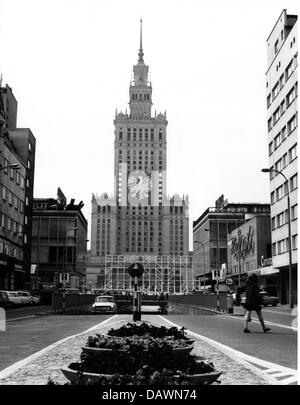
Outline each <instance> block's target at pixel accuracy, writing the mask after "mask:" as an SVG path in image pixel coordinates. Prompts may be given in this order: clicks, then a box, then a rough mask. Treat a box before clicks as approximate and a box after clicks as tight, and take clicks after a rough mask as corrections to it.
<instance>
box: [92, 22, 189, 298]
mask: <svg viewBox="0 0 300 405" xmlns="http://www.w3.org/2000/svg"><path fill="white" fill-rule="evenodd" d="M167 124H168V122H167V118H166V112H164V113H159V114H156V112H155V114H154V116H153V115H152V84H151V82H150V80H149V67H148V66H147V65H146V64H145V62H144V52H143V45H142V20H141V22H140V48H139V52H138V62H137V64H136V65H134V66H133V78H132V81H131V83H130V86H129V112H127V110H126V111H125V112H124V113H123V112H122V111H121V112H118V111H116V114H115V119H114V126H115V132H114V135H115V142H114V153H115V155H114V174H115V189H114V196H111V197H108V195H107V194H106V193H103V194H102V195H101V196H100V197H98V196H96V195H93V196H92V230H91V233H92V234H91V265H92V267H94V270H95V272H94V278H93V277H92V278H93V280H90V281H92V283H93V282H94V283H95V282H96V281H95V280H96V278H95V275H96V273H97V274H98V270H97V268H96V267H97V264H100V263H102V264H103V263H104V262H107V260H108V259H107V257H108V256H109V255H113V256H115V258H116V257H118V259H117V260H121V261H123V260H124V263H125V265H124V268H125V267H126V265H127V264H129V263H130V261H134V260H137V258H140V260H141V261H147V263H150V262H151V263H152V264H153V266H154V267H153V269H152V270H153V273H154V276H153V277H154V278H153V280H154V279H155V277H156V282H155V281H153V282H154V284H153V283H151V282H149V279H148V280H147V282H146V280H144V281H145V284H147V285H148V286H149V288H150V285H151V288H152V289H153V288H154V289H160V290H161V289H163V288H164V289H165V290H167V289H168V288H170V286H169V287H168V286H167V284H166V283H165V284H164V287H162V284H161V283H160V281H159V280H162V277H161V275H158V270H157V271H156V268H155V262H157V261H158V262H159V263H160V262H161V261H162V262H165V263H166V265H165V266H163V267H164V270H165V271H166V277H165V279H167V278H168V277H169V279H170V273H169V270H170V267H172V266H170V265H169V264H167V263H169V261H170V260H173V259H170V256H172V257H173V258H174V260H175V261H176V260H177V261H178V263H180V262H184V263H185V264H189V263H190V260H191V258H189V256H188V249H189V240H188V239H189V217H188V197H187V196H186V197H179V195H178V194H175V195H174V196H172V197H169V196H168V195H167V190H166V173H167V137H166V129H167ZM175 257H176V259H175ZM108 262H109V263H111V260H110V259H109V260H108ZM95 266H96V267H95ZM100 267H101V266H100ZM102 267H103V266H102ZM113 267H114V266H113ZM115 267H118V266H115ZM121 267H122V266H121ZM175 267H176V266H175ZM109 268H112V266H109ZM172 268H173V267H172ZM88 273H89V271H88ZM104 273H105V271H104ZM121 273H122V272H121ZM121 273H120V277H121V278H122V277H123V276H122V275H121ZM98 276H99V274H98ZM149 277H150V278H151V276H149ZM87 278H88V275H87ZM100 278H101V277H100ZM146 278H147V277H146V276H145V277H144V279H146ZM171 278H172V277H171ZM102 279H105V280H106V281H107V280H110V279H111V277H108V273H107V272H106V273H105V274H102ZM106 281H105V282H106ZM144 281H143V282H144ZM169 281H170V280H169ZM105 282H104V284H105ZM126 283H127V281H125V278H123V279H119V281H118V283H117V285H116V284H114V287H115V288H117V287H120V285H121V284H122V286H123V287H124V288H126V286H127V284H126ZM98 284H99V282H98ZM100 284H101V283H100ZM168 284H170V282H169V283H168ZM145 288H148V287H147V286H145ZM180 288H181V289H182V288H183V287H182V286H181V287H180Z"/></svg>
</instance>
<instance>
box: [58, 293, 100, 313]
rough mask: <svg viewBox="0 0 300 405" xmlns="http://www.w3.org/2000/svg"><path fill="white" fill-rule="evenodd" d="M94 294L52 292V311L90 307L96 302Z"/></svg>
mask: <svg viewBox="0 0 300 405" xmlns="http://www.w3.org/2000/svg"><path fill="white" fill-rule="evenodd" d="M95 298H96V297H95V295H92V294H65V297H64V296H63V293H54V294H52V311H53V312H67V311H71V310H74V309H88V308H89V307H90V306H91V305H92V304H93V303H94V302H95Z"/></svg>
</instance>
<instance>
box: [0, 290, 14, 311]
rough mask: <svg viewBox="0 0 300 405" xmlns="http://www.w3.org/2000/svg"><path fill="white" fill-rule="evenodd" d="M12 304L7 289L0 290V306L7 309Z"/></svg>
mask: <svg viewBox="0 0 300 405" xmlns="http://www.w3.org/2000/svg"><path fill="white" fill-rule="evenodd" d="M12 306H13V304H12V302H11V301H10V300H9V298H8V294H7V291H0V308H4V309H9V308H11V307H12Z"/></svg>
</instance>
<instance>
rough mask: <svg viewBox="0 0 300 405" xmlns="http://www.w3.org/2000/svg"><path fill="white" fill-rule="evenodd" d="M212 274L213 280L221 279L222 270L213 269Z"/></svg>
mask: <svg viewBox="0 0 300 405" xmlns="http://www.w3.org/2000/svg"><path fill="white" fill-rule="evenodd" d="M211 276H212V279H213V280H216V281H217V280H220V270H212V274H211Z"/></svg>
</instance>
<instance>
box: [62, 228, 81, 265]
mask: <svg viewBox="0 0 300 405" xmlns="http://www.w3.org/2000/svg"><path fill="white" fill-rule="evenodd" d="M77 229H78V226H73V227H72V228H68V229H67V230H66V239H65V243H64V261H63V269H64V270H65V268H66V264H67V261H68V254H67V242H68V232H70V231H77Z"/></svg>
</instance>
